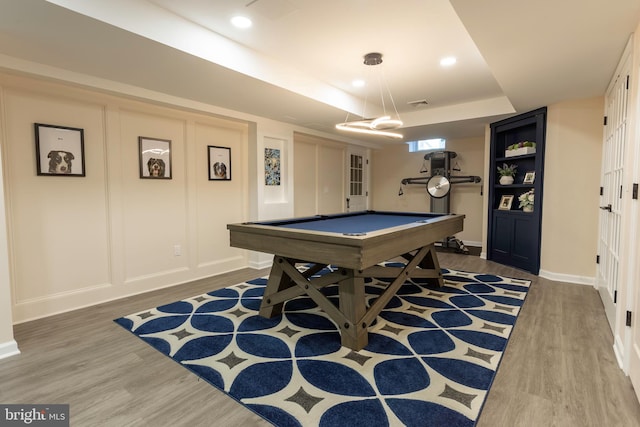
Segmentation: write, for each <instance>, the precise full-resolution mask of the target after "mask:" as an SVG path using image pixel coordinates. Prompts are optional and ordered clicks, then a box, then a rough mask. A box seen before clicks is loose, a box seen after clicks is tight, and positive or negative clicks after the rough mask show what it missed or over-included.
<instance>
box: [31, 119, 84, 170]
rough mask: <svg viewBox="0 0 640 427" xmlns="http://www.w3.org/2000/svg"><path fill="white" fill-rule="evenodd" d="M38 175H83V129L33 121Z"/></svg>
mask: <svg viewBox="0 0 640 427" xmlns="http://www.w3.org/2000/svg"><path fill="white" fill-rule="evenodd" d="M34 128H35V140H36V168H37V169H36V170H37V173H38V175H50V176H85V167H84V129H79V128H71V127H67V126H56V125H46V124H43V123H34Z"/></svg>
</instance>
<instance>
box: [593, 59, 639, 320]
mask: <svg viewBox="0 0 640 427" xmlns="http://www.w3.org/2000/svg"><path fill="white" fill-rule="evenodd" d="M630 66H631V61H630V58H627V60H626V61H624V62H622V66H621V67H620V68H619V73H618V74H617V75H616V77H615V78H614V80H613V81H612V84H611V85H610V86H609V90H608V91H607V94H606V96H605V117H606V119H605V120H606V122H605V127H604V143H603V147H602V170H601V178H600V179H601V181H600V182H601V187H600V209H601V210H600V219H599V223H600V226H599V236H598V268H597V273H596V281H597V287H598V290H599V292H600V298H601V299H602V303H603V304H604V308H605V312H606V315H607V320H608V321H609V325H610V326H611V329H612V330H613V329H614V328H615V322H616V302H617V294H618V285H619V276H620V274H619V271H620V249H621V248H620V228H621V226H622V213H623V210H622V195H623V193H622V190H623V188H622V178H623V171H624V168H623V166H624V159H625V146H626V142H627V132H628V129H627V116H628V114H627V112H628V108H627V106H628V99H629V88H628V81H629V80H628V79H629V77H628V76H629V73H630ZM614 332H615V331H614Z"/></svg>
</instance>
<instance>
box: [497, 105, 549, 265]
mask: <svg viewBox="0 0 640 427" xmlns="http://www.w3.org/2000/svg"><path fill="white" fill-rule="evenodd" d="M546 122H547V108H546V107H542V108H539V109H537V110H533V111H530V112H528V113H524V114H520V115H517V116H514V117H510V118H508V119H504V120H501V121H499V122H495V123H492V124H491V147H490V164H489V212H488V224H487V259H489V260H492V261H495V262H498V263H501V264H506V265H510V266H513V267H516V268H520V269H522V270H526V271H529V272H531V273H533V274H538V272H539V271H540V235H541V230H542V200H543V189H544V151H545V140H546ZM525 141H528V142H535V143H536V147H535V153H528V154H522V155H516V156H509V157H507V153H506V151H507V148H508V147H510V146H513V145H514V144H518V143H520V142H525ZM504 163H507V164H514V165H516V166H517V167H518V168H517V172H516V175H515V179H514V182H513V184H510V185H502V184H500V182H499V179H500V176H499V175H498V170H497V168H498V166H502V165H503V164H504ZM531 172H533V173H534V180H533V182H532V183H531V182H530V180H528V181H527V180H525V176H527V175H528V176H531V174H530V173H531ZM529 190H533V193H534V205H533V212H524V211H523V210H522V209H521V208H520V207H519V201H518V197H519V196H520V195H521V194H523V193H526V192H527V191H529ZM510 196H513V199H512V203H511V206H510V208H505V206H506V205H505V204H503V203H502V202H504V201H505V198H506V199H508V198H509V197H510Z"/></svg>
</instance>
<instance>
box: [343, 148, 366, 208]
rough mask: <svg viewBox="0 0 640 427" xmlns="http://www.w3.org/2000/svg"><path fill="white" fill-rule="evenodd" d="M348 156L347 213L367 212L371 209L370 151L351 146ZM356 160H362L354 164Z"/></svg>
mask: <svg viewBox="0 0 640 427" xmlns="http://www.w3.org/2000/svg"><path fill="white" fill-rule="evenodd" d="M346 154H347V158H346V162H345V163H346V168H347V170H346V180H345V181H346V182H345V184H346V191H345V194H346V199H345V208H346V209H345V210H346V211H347V212H356V211H363V210H367V209H368V208H369V150H368V149H366V148H362V147H355V146H349V148H348V149H347V153H346ZM354 158H357V159H361V160H360V162H359V163H357V164H354V163H353V162H352V160H353V159H354ZM354 193H355V194H354Z"/></svg>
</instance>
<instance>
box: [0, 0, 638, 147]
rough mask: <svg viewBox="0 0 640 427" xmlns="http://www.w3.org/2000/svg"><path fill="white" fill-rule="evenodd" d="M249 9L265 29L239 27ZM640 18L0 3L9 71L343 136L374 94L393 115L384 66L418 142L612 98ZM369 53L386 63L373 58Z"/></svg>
mask: <svg viewBox="0 0 640 427" xmlns="http://www.w3.org/2000/svg"><path fill="white" fill-rule="evenodd" d="M238 13H241V14H244V15H246V16H249V17H250V18H251V19H252V20H253V27H252V28H250V29H249V30H238V29H236V28H234V27H233V26H231V25H230V23H229V19H230V18H231V17H232V16H233V15H235V14H238ZM639 20H640V0H613V1H612V0H180V1H176V0H0V67H2V68H12V65H11V64H13V62H12V61H10V60H9V59H12V58H19V59H20V60H26V61H31V62H34V63H37V64H44V65H47V66H52V67H56V68H58V69H62V70H69V71H73V72H76V73H82V74H84V75H88V76H93V77H99V78H101V79H107V80H111V81H114V82H119V83H124V84H127V85H133V86H137V87H141V88H144V89H149V90H153V91H157V92H162V93H166V94H169V95H173V96H179V97H182V98H186V99H191V100H194V101H199V102H204V103H207V104H211V105H216V106H221V107H224V108H228V109H231V110H237V111H242V112H245V113H249V114H253V115H257V116H262V117H267V118H271V119H274V120H278V121H283V122H288V123H292V124H295V125H298V126H303V127H307V128H311V129H315V130H318V131H322V132H326V133H332V134H337V135H339V136H340V137H344V136H346V135H345V134H344V133H340V131H337V130H335V128H334V125H335V124H336V123H338V122H342V121H344V120H345V118H346V117H347V114H348V113H349V114H350V117H349V119H355V118H356V117H355V116H354V115H362V113H363V106H364V99H365V98H367V105H368V107H369V109H368V110H367V112H366V114H367V115H371V114H370V113H373V114H378V112H379V111H373V110H371V109H370V108H371V107H374V104H376V103H377V102H374V101H377V100H379V97H380V95H379V92H378V91H377V89H376V90H374V91H373V92H372V89H371V88H369V90H367V89H366V88H361V89H356V88H354V87H352V86H351V81H352V80H353V79H355V78H358V77H361V78H362V77H365V78H366V77H367V72H369V74H370V73H371V72H372V69H373V68H376V70H375V72H380V71H382V72H383V73H384V76H385V80H386V83H387V84H388V86H389V89H390V91H391V94H392V95H393V101H394V103H395V106H396V107H397V109H398V111H399V112H400V117H401V118H402V120H403V121H404V122H405V127H404V128H403V129H402V130H401V132H402V133H403V134H404V135H405V140H412V139H422V138H430V137H446V138H460V137H468V136H479V135H482V134H483V132H484V125H485V124H486V123H489V122H492V121H495V120H497V119H499V118H502V117H506V116H507V115H512V114H514V113H515V112H524V111H527V110H530V109H534V108H538V107H541V106H544V105H548V104H551V103H555V102H559V101H563V100H567V99H578V98H587V97H592V96H599V95H602V94H604V91H605V89H606V86H607V83H608V82H609V80H610V79H611V77H612V75H613V72H614V70H615V68H616V64H617V61H618V58H619V57H620V55H621V54H622V51H623V49H624V47H625V45H626V43H627V40H628V38H629V36H630V34H631V33H632V32H633V31H634V29H635V27H636V25H637V24H638V22H639ZM368 52H380V53H382V54H383V60H384V62H383V64H382V65H381V66H378V67H368V66H366V65H364V64H363V56H364V55H365V54H366V53H368ZM450 55H453V56H455V57H457V60H458V62H457V63H456V64H455V65H454V66H452V67H449V68H444V67H442V66H440V65H439V61H440V59H441V58H442V57H445V56H450ZM369 77H370V78H369V79H368V83H372V78H371V76H369ZM368 86H372V85H368ZM419 100H426V101H427V104H419V105H417V106H416V105H412V104H410V103H411V102H412V101H419ZM385 101H386V108H387V109H390V105H389V101H388V100H385ZM377 104H379V103H377ZM380 109H381V108H380ZM349 138H352V136H351V135H349ZM369 138H371V137H369ZM371 141H375V142H378V143H379V142H386V141H390V140H386V139H384V138H383V139H381V137H373V139H371Z"/></svg>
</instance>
